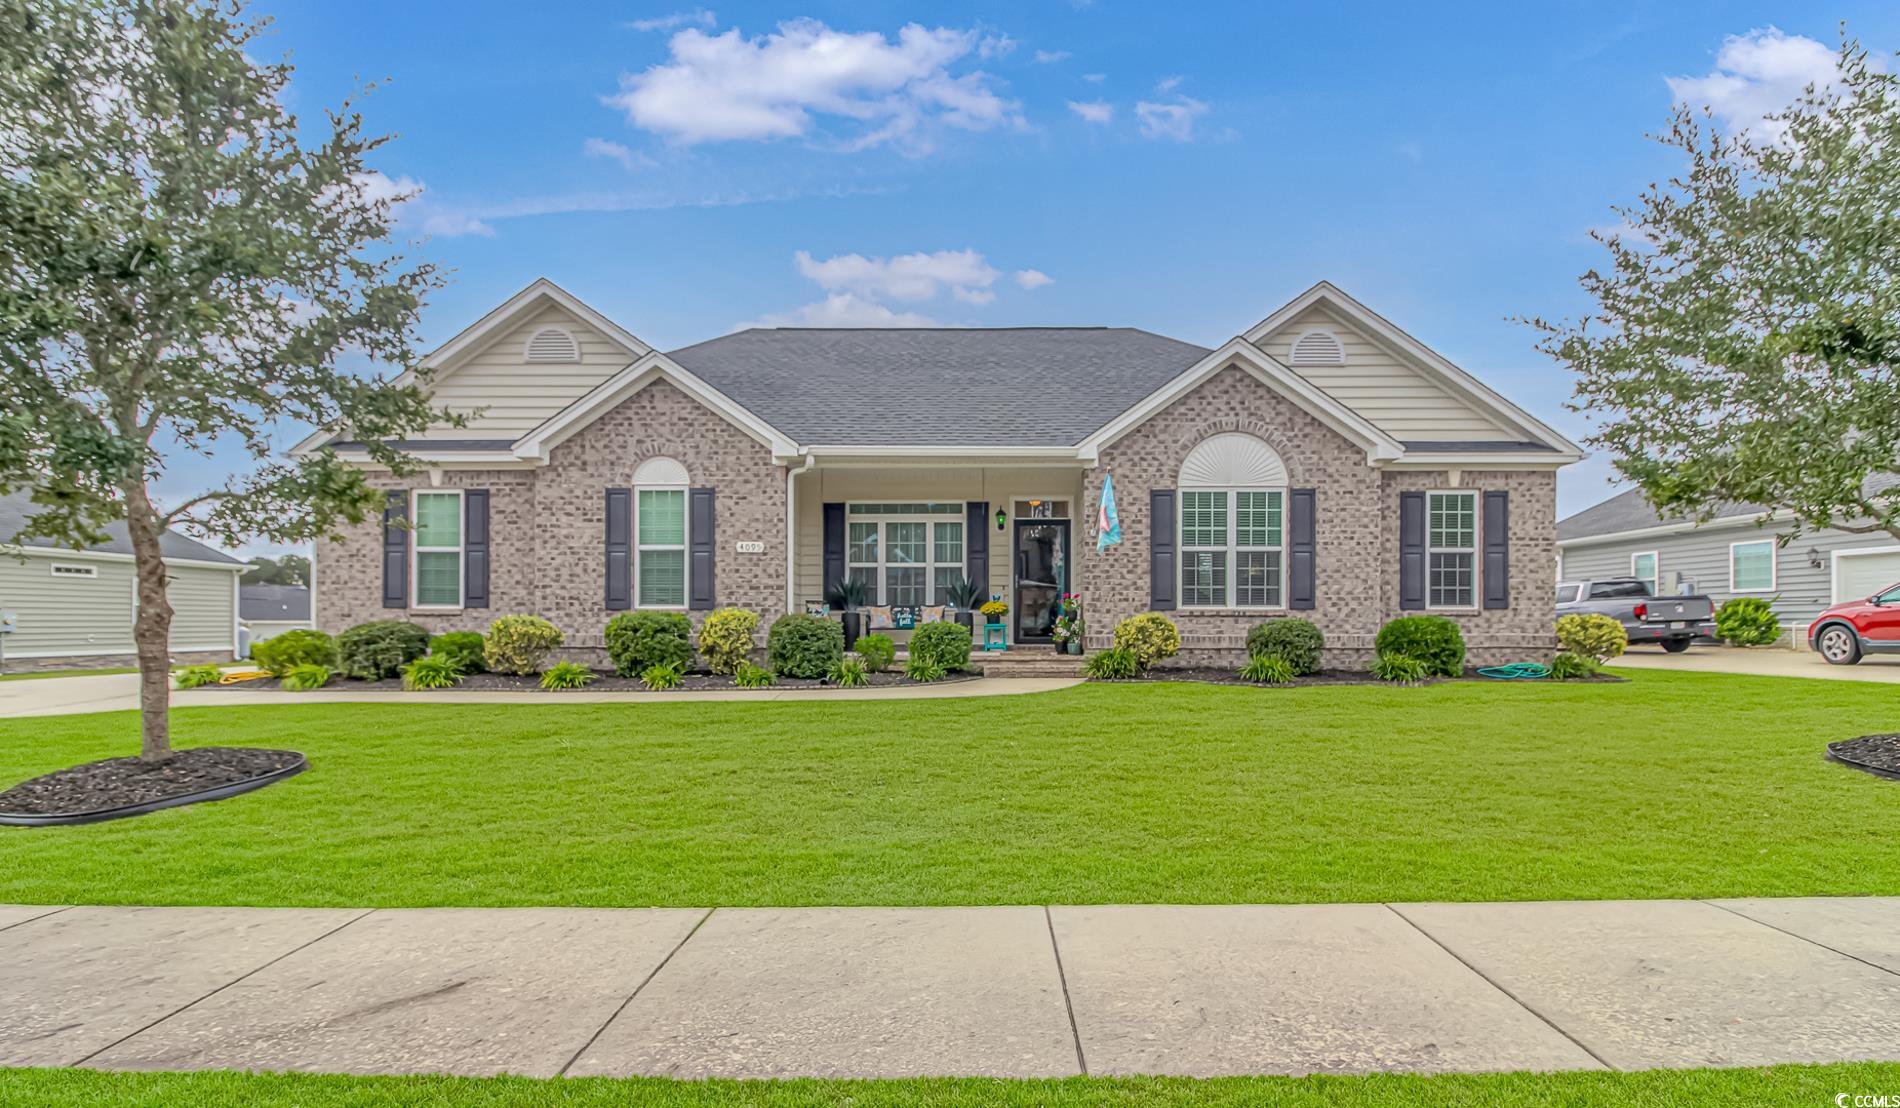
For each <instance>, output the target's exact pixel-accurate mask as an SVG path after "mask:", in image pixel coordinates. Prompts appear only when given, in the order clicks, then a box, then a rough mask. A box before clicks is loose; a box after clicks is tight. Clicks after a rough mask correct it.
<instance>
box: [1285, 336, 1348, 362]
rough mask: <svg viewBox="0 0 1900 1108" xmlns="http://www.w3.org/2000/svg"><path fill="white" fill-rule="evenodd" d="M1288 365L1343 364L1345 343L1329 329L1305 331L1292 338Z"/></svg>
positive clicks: (1344, 360)
mask: <svg viewBox="0 0 1900 1108" xmlns="http://www.w3.org/2000/svg"><path fill="white" fill-rule="evenodd" d="M1287 363H1288V364H1289V365H1345V364H1346V345H1345V344H1344V343H1342V342H1340V341H1339V336H1338V335H1335V334H1333V333H1332V332H1331V331H1319V330H1315V331H1307V332H1305V333H1303V334H1301V335H1300V336H1299V337H1298V338H1296V339H1294V340H1293V346H1292V348H1291V350H1290V352H1289V354H1288V358H1287Z"/></svg>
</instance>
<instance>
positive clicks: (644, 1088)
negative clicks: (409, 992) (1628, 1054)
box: [0, 1062, 1900, 1108]
mask: <svg viewBox="0 0 1900 1108" xmlns="http://www.w3.org/2000/svg"><path fill="white" fill-rule="evenodd" d="M1896 1086H1900V1064H1894V1063H1878V1062H1861V1063H1851V1064H1842V1065H1828V1066H1774V1067H1770V1068H1766V1069H1734V1070H1647V1071H1643V1072H1639V1073H1555V1074H1531V1073H1505V1074H1446V1075H1442V1076H1437V1077H1419V1076H1411V1075H1399V1074H1374V1075H1370V1076H1364V1077H1229V1078H1217V1079H1213V1080H1206V1081H1196V1080H1190V1079H1186V1078H1089V1077H1077V1078H1068V1079H1065V1080H1060V1081H999V1080H974V1079H954V1080H952V1079H925V1080H905V1081H669V1080H665V1079H661V1078H598V1077H590V1078H579V1079H568V1080H553V1081H537V1080H530V1079H527V1078H519V1077H491V1078H462V1077H341V1076H331V1075H312V1074H253V1073H231V1072H211V1073H97V1072H93V1071H90V1070H0V1101H3V1102H5V1103H8V1104H32V1105H36V1106H38V1108H59V1106H64V1105H74V1106H78V1105H85V1106H87V1108H96V1106H102V1105H103V1106H112V1108H132V1106H140V1108H147V1106H149V1108H171V1106H174V1105H181V1104H198V1105H214V1106H222V1105H247V1106H248V1105H255V1104H295V1105H298V1106H300V1108H343V1106H349V1108H420V1106H425V1105H426V1106H429V1108H436V1106H440V1105H449V1104H454V1105H458V1106H470V1108H528V1106H533V1108H608V1106H612V1108H621V1106H623V1105H628V1104H640V1105H667V1106H698V1105H715V1104H716V1105H733V1104H738V1105H760V1106H766V1108H817V1106H820V1105H824V1106H829V1105H838V1104H849V1105H853V1106H854V1108H877V1106H881V1105H902V1106H912V1105H924V1104H930V1105H970V1106H972V1108H976V1106H987V1105H995V1104H1003V1105H1038V1106H1048V1108H1064V1106H1068V1105H1097V1104H1106V1105H1129V1106H1132V1105H1144V1106H1146V1105H1163V1106H1166V1105H1193V1106H1196V1108H1201V1106H1206V1105H1229V1104H1231V1105H1249V1106H1252V1105H1267V1106H1302V1108H1307V1106H1310V1108H1319V1106H1321V1105H1326V1106H1338V1105H1344V1106H1348V1108H1350V1106H1352V1105H1365V1106H1368V1108H1410V1106H1417V1105H1455V1106H1457V1108H1480V1106H1484V1105H1497V1106H1500V1108H1505V1106H1509V1108H1517V1106H1520V1105H1526V1104H1537V1105H1576V1106H1585V1105H1605V1104H1609V1105H1644V1106H1658V1108H1660V1106H1664V1105H1670V1106H1675V1105H1681V1106H1684V1108H1687V1106H1697V1108H1701V1106H1705V1105H1711V1104H1725V1105H1726V1104H1750V1105H1754V1104H1789V1105H1802V1106H1804V1108H1813V1106H1816V1105H1828V1104H1833V1103H1834V1098H1835V1096H1836V1095H1837V1094H1839V1093H1847V1094H1849V1095H1850V1096H1852V1095H1853V1094H1856V1093H1865V1094H1878V1093H1881V1092H1887V1093H1891V1092H1892V1091H1893V1089H1894V1088H1895V1087H1896Z"/></svg>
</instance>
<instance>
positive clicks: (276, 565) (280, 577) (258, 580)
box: [239, 554, 310, 588]
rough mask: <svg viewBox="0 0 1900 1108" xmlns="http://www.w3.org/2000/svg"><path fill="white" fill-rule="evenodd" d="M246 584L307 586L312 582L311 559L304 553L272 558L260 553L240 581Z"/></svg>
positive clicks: (252, 560) (253, 559)
mask: <svg viewBox="0 0 1900 1108" xmlns="http://www.w3.org/2000/svg"><path fill="white" fill-rule="evenodd" d="M239 583H240V584H245V585H293V586H297V587H300V588H301V587H305V586H308V585H309V584H310V559H309V558H306V557H304V556H303V555H302V554H286V555H284V556H283V557H281V558H272V557H269V556H267V555H263V554H259V555H258V556H257V557H255V558H252V559H251V561H250V564H249V565H248V566H246V567H245V569H244V576H243V578H241V579H240V581H239Z"/></svg>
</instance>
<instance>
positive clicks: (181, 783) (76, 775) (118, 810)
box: [0, 746, 306, 826]
mask: <svg viewBox="0 0 1900 1108" xmlns="http://www.w3.org/2000/svg"><path fill="white" fill-rule="evenodd" d="M305 768H306V763H305V762H304V756H303V755H302V754H299V753H297V752H296V751H294V750H259V749H255V748H251V747H242V746H199V747H193V748H191V749H189V750H180V751H178V752H177V753H175V754H173V755H172V756H171V758H169V759H167V760H166V761H163V762H146V761H142V760H140V759H138V758H136V757H134V758H107V759H105V760H104V761H100V762H87V763H86V764H85V765H83V766H73V767H72V768H70V769H62V770H55V771H54V772H52V773H48V774H44V775H42V776H40V777H35V778H33V779H32V780H30V781H22V782H20V783H19V784H17V785H15V786H13V787H12V788H10V789H8V790H6V791H5V792H0V824H23V825H29V826H33V825H40V826H43V825H47V824H59V823H94V822H97V821H99V820H107V819H120V818H123V817H125V816H137V815H144V814H145V813H146V812H155V811H158V810H160V809H162V808H175V807H178V806H179V805H181V804H196V803H198V802H200V801H205V800H221V799H223V798H224V797H227V796H236V795H238V794H239V793H245V792H249V791H251V790H252V789H258V788H262V787H264V786H265V785H268V784H271V783H272V782H274V781H281V780H283V779H284V778H286V777H292V776H295V775H296V774H298V773H301V772H303V770H304V769H305Z"/></svg>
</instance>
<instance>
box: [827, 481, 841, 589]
mask: <svg viewBox="0 0 1900 1108" xmlns="http://www.w3.org/2000/svg"><path fill="white" fill-rule="evenodd" d="M843 580H844V505H843V504H826V505H825V599H827V600H829V599H830V598H831V590H832V589H835V588H837V587H838V585H839V583H840V582H842V581H843Z"/></svg>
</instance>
